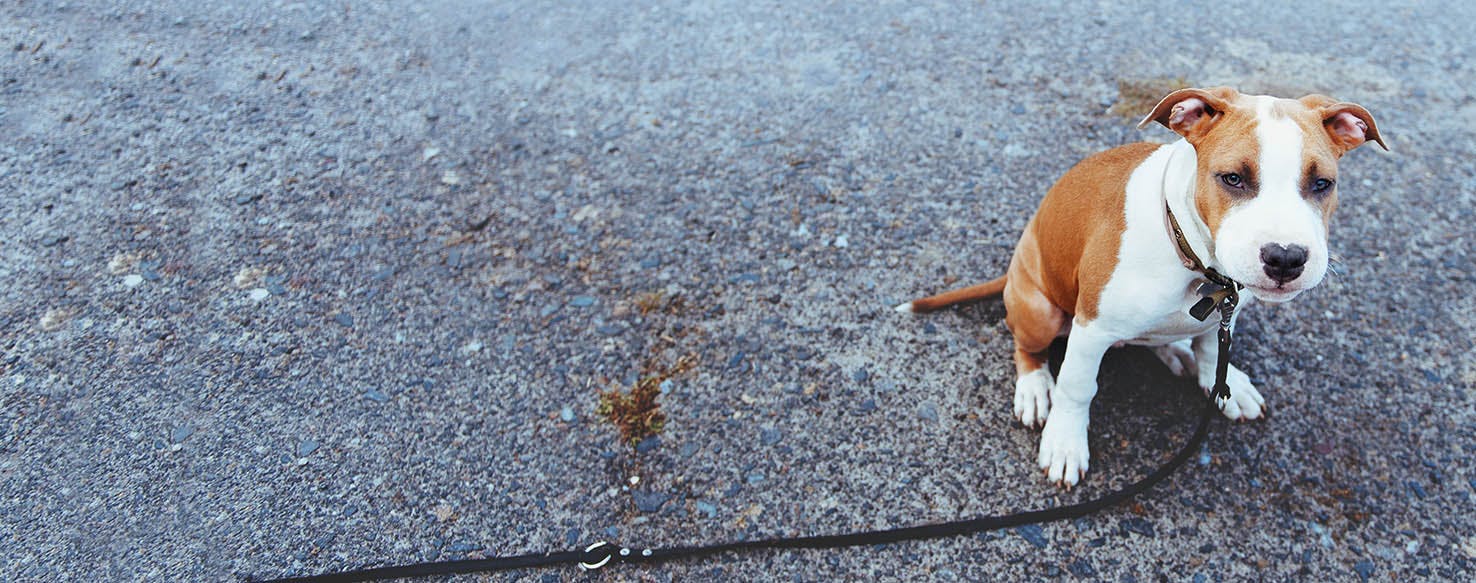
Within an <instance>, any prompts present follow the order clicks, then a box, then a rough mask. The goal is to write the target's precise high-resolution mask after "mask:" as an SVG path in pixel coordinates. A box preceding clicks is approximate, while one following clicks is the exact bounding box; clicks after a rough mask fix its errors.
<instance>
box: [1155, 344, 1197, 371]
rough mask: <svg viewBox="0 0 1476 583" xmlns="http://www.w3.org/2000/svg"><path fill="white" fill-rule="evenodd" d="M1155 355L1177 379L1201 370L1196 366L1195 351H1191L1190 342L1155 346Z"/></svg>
mask: <svg viewBox="0 0 1476 583" xmlns="http://www.w3.org/2000/svg"><path fill="white" fill-rule="evenodd" d="M1153 354H1155V355H1158V359H1159V360H1162V361H1163V364H1164V365H1165V366H1167V367H1168V369H1169V372H1172V373H1174V376H1176V377H1187V376H1189V375H1192V374H1195V373H1196V372H1197V371H1198V370H1199V369H1198V368H1197V367H1196V366H1195V365H1194V351H1193V350H1191V349H1190V347H1189V341H1188V340H1183V341H1180V342H1174V343H1171V344H1165V345H1163V346H1155V347H1153Z"/></svg>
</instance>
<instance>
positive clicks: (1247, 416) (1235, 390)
mask: <svg viewBox="0 0 1476 583" xmlns="http://www.w3.org/2000/svg"><path fill="white" fill-rule="evenodd" d="M1225 382H1226V384H1229V385H1230V400H1229V401H1226V402H1225V407H1224V408H1223V409H1221V410H1220V412H1221V413H1224V414H1225V417H1227V418H1229V419H1230V420H1231V421H1255V420H1257V419H1261V418H1264V417H1266V416H1267V414H1268V413H1269V412H1270V411H1269V409H1268V408H1267V407H1266V398H1265V397H1262V396H1261V393H1260V391H1257V390H1256V386H1255V385H1253V384H1251V381H1250V376H1248V375H1246V374H1245V373H1244V372H1241V370H1240V369H1238V368H1235V366H1234V365H1231V366H1230V370H1229V374H1227V375H1225ZM1200 388H1202V389H1204V392H1205V394H1206V395H1208V394H1210V392H1211V391H1212V390H1213V388H1214V387H1200Z"/></svg>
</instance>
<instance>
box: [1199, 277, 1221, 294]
mask: <svg viewBox="0 0 1476 583" xmlns="http://www.w3.org/2000/svg"><path fill="white" fill-rule="evenodd" d="M1223 289H1225V286H1223V285H1220V284H1218V283H1215V282H1213V281H1208V280H1206V281H1205V282H1204V283H1201V284H1199V291H1198V292H1197V293H1198V294H1199V297H1201V298H1208V297H1212V296H1214V295H1215V294H1218V293H1219V292H1220V290H1223ZM1222 297H1223V296H1222Z"/></svg>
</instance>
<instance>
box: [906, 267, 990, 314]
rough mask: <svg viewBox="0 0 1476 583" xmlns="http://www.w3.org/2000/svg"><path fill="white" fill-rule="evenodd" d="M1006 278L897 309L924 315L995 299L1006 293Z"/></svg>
mask: <svg viewBox="0 0 1476 583" xmlns="http://www.w3.org/2000/svg"><path fill="white" fill-rule="evenodd" d="M1006 277H1008V276H1005V275H1001V276H999V277H996V278H994V279H991V280H989V281H986V282H984V283H981V284H977V285H971V286H969V287H966V288H963V289H956V290H953V291H950V292H943V293H941V294H938V295H936V296H928V297H926V298H922V299H920V300H912V301H910V302H907V303H905V304H902V305H899V306H897V307H896V308H895V309H896V310H897V311H898V312H902V313H904V314H911V313H918V314H924V313H927V312H932V311H934V310H941V309H943V308H946V307H948V306H952V305H956V304H963V303H968V302H975V301H979V300H982V299H985V298H990V297H994V296H997V295H999V294H1001V293H1004V288H1005V278H1006Z"/></svg>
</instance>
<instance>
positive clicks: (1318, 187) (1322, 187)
mask: <svg viewBox="0 0 1476 583" xmlns="http://www.w3.org/2000/svg"><path fill="white" fill-rule="evenodd" d="M1332 185H1333V182H1332V181H1331V180H1328V179H1326V178H1318V179H1317V180H1315V181H1313V182H1312V192H1327V189H1329V188H1332Z"/></svg>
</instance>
